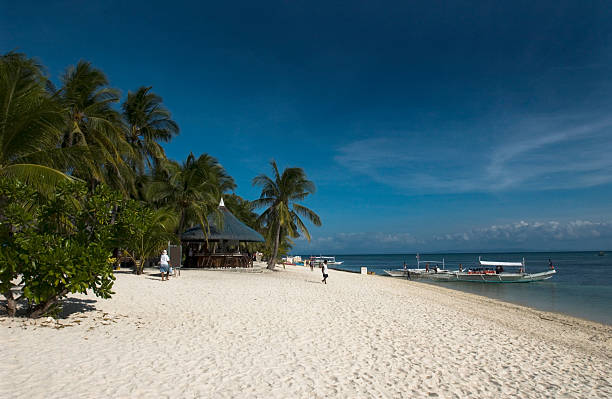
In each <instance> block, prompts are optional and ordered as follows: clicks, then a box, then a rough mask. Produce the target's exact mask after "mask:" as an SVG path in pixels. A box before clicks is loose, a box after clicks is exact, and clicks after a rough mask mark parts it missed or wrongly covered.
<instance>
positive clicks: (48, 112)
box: [0, 52, 74, 190]
mask: <svg viewBox="0 0 612 399" xmlns="http://www.w3.org/2000/svg"><path fill="white" fill-rule="evenodd" d="M48 83H49V81H48V80H47V78H46V77H45V76H44V75H43V72H42V66H41V65H40V64H38V63H37V62H36V61H34V60H32V59H28V58H27V57H26V56H25V55H24V54H19V53H13V52H11V53H7V54H5V55H2V56H0V109H1V112H0V176H6V177H10V178H16V179H19V180H21V181H22V182H23V183H26V184H31V185H33V186H35V187H37V188H38V189H40V190H44V189H48V188H50V187H53V186H54V185H55V184H56V183H57V182H59V181H61V180H69V179H70V177H69V176H67V175H66V174H64V173H63V172H62V170H60V169H63V166H65V165H66V162H69V161H70V160H72V159H73V158H74V157H73V155H74V153H71V152H68V151H63V150H62V149H60V148H58V143H59V140H60V137H61V135H62V127H63V111H64V109H63V108H62V106H61V104H60V103H59V102H58V101H57V99H56V98H54V97H53V96H52V95H50V94H49V92H48V91H47V85H48Z"/></svg>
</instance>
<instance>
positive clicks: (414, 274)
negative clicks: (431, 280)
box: [384, 254, 451, 279]
mask: <svg viewBox="0 0 612 399" xmlns="http://www.w3.org/2000/svg"><path fill="white" fill-rule="evenodd" d="M416 259H417V267H416V268H412V269H408V268H406V267H404V268H403V269H393V270H384V272H385V273H387V274H388V275H389V276H391V277H404V278H410V279H419V278H428V277H429V276H430V275H433V274H440V275H442V274H447V273H451V271H449V270H446V265H445V263H444V258H442V260H441V261H437V260H421V256H420V255H419V254H417V255H416ZM422 265H425V267H422ZM430 265H431V266H430ZM440 266H442V267H441V268H440Z"/></svg>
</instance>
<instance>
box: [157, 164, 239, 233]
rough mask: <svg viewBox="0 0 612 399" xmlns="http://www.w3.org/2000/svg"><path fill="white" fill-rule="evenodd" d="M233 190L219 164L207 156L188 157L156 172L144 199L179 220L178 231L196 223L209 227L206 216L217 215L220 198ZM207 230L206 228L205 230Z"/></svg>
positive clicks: (163, 165)
mask: <svg viewBox="0 0 612 399" xmlns="http://www.w3.org/2000/svg"><path fill="white" fill-rule="evenodd" d="M235 187H236V185H235V183H234V180H233V179H232V177H231V176H229V175H228V174H227V172H226V171H225V169H223V167H222V166H221V165H220V164H219V162H218V161H217V160H216V159H215V158H213V157H211V156H210V155H207V154H202V155H200V156H199V157H198V158H196V157H195V156H194V155H193V154H189V156H188V157H187V159H186V160H185V162H184V163H183V164H182V165H179V164H178V163H177V162H173V161H167V162H164V163H163V164H162V165H160V167H159V168H157V170H156V171H155V176H154V180H153V182H151V183H150V185H149V187H148V191H147V198H148V199H149V200H150V201H151V202H153V203H154V204H156V205H157V206H159V207H167V208H170V209H172V210H173V211H174V212H175V213H176V214H177V215H178V217H179V221H178V226H177V227H178V232H179V233H181V232H183V230H184V229H185V228H186V227H189V226H193V225H195V224H201V225H202V226H208V219H207V218H208V216H209V215H211V214H213V213H215V212H218V208H217V205H218V203H219V199H220V198H221V195H222V194H223V193H224V192H226V191H228V190H233V189H234V188H235ZM205 230H206V229H205Z"/></svg>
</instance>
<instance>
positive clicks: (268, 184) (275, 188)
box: [253, 160, 321, 269]
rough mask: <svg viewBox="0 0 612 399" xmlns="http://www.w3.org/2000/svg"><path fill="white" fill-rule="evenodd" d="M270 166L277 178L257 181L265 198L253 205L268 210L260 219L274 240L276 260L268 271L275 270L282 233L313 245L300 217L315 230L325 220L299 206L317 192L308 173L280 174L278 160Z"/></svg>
mask: <svg viewBox="0 0 612 399" xmlns="http://www.w3.org/2000/svg"><path fill="white" fill-rule="evenodd" d="M270 165H272V170H273V172H274V176H273V178H270V177H268V176H266V175H264V174H261V175H259V176H256V177H255V178H253V185H254V186H261V195H260V197H259V199H256V200H255V201H253V204H254V205H255V207H256V208H261V207H267V209H266V210H265V211H264V212H263V213H262V214H261V215H260V216H259V219H260V220H261V221H262V222H263V223H264V224H265V225H266V226H267V228H268V231H269V232H270V235H271V238H272V239H273V240H274V246H273V250H272V256H271V257H270V260H269V262H268V269H274V268H275V267H276V256H277V255H278V247H279V242H280V240H281V230H282V231H283V232H284V234H286V235H289V236H291V237H294V238H295V237H299V235H300V233H301V234H303V235H304V236H305V237H306V239H308V241H310V233H309V232H308V229H307V228H306V225H305V224H304V222H303V221H302V219H300V216H303V217H305V218H307V219H308V220H310V221H311V222H312V223H313V224H314V225H315V226H320V225H321V219H320V218H319V216H318V215H317V214H316V213H314V212H313V211H312V210H310V209H309V208H306V207H305V206H303V205H300V204H298V203H297V202H296V201H303V200H304V199H305V198H306V197H307V196H308V195H309V194H314V192H315V190H316V189H315V185H314V183H313V182H312V181H310V180H308V179H307V178H306V173H305V172H304V170H303V169H302V168H286V169H285V170H284V171H283V173H282V174H280V173H279V171H278V167H277V166H276V162H275V161H274V160H273V161H271V162H270Z"/></svg>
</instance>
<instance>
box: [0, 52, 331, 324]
mask: <svg viewBox="0 0 612 399" xmlns="http://www.w3.org/2000/svg"><path fill="white" fill-rule="evenodd" d="M179 131H180V130H179V126H178V124H177V122H176V121H174V120H173V118H172V114H171V113H170V111H169V110H168V109H167V108H166V107H165V105H164V103H163V99H162V98H161V96H159V95H158V94H156V93H155V92H154V91H153V88H152V87H150V86H141V87H139V88H137V89H136V90H135V91H128V93H127V96H126V97H125V98H123V101H122V95H121V92H120V91H119V90H118V89H116V88H114V87H112V86H111V85H110V80H109V79H108V77H107V76H106V75H105V74H104V72H103V71H102V70H100V69H98V68H96V67H95V66H93V65H92V64H91V63H89V62H87V61H79V62H78V63H77V64H76V65H73V66H69V67H68V68H66V70H65V72H64V73H63V74H62V76H61V77H60V79H59V83H58V84H57V85H56V84H55V83H54V82H53V81H52V80H51V79H50V78H49V77H48V76H47V74H46V71H45V69H44V67H43V66H42V65H41V64H40V63H39V62H38V61H36V60H35V59H33V58H29V57H28V56H26V55H25V54H21V53H16V52H9V53H7V54H4V55H0V234H1V237H0V238H2V243H1V244H0V245H2V248H1V249H2V250H1V251H0V294H2V295H3V296H4V297H5V298H6V302H5V304H3V306H4V307H5V308H6V309H7V313H8V314H9V315H11V316H12V315H15V314H16V313H18V312H21V313H23V314H25V315H28V316H30V317H39V316H41V315H43V314H47V313H49V312H52V311H53V310H54V309H56V307H57V306H58V304H59V303H60V300H61V299H62V298H63V297H65V296H66V295H68V294H69V293H75V292H82V293H85V292H87V291H88V290H90V291H92V292H93V293H94V294H96V295H98V296H101V297H104V298H106V297H110V295H111V294H112V284H113V280H114V277H113V265H114V264H115V263H117V262H121V261H122V260H123V261H126V260H129V261H131V262H132V263H133V264H134V265H135V267H134V271H135V272H136V273H138V274H140V273H142V271H143V267H144V264H145V261H146V260H147V259H150V258H152V257H154V256H156V255H157V254H158V253H159V251H160V250H161V249H162V248H164V247H165V246H166V245H167V244H168V242H175V243H176V242H177V241H178V237H179V234H180V233H181V232H182V231H184V230H185V229H186V228H189V227H192V226H194V225H202V226H203V227H204V230H205V234H206V233H207V232H208V227H209V224H210V222H211V221H212V220H211V218H213V219H214V222H215V223H218V224H222V223H223V220H222V213H221V212H219V210H218V203H219V199H220V198H221V197H222V196H223V197H225V200H226V204H227V207H228V208H229V209H230V210H231V211H232V212H233V213H234V215H235V216H236V217H238V218H239V219H240V220H242V221H243V222H244V223H245V224H247V225H248V226H250V227H251V228H253V229H255V230H257V231H259V232H260V233H262V235H264V236H265V237H266V239H267V242H266V243H265V244H263V245H262V244H249V247H248V250H249V251H256V250H261V251H264V252H265V253H269V255H270V265H271V266H270V267H271V268H273V266H274V264H275V262H276V258H277V256H278V254H279V253H281V252H284V251H287V250H289V249H290V248H291V245H292V240H293V239H295V238H296V237H298V236H300V235H303V236H305V237H306V238H307V239H310V233H309V232H308V229H307V228H306V225H305V223H304V220H302V219H301V218H300V217H305V218H306V220H308V221H310V222H312V223H313V224H315V225H320V224H321V221H320V218H319V217H318V216H317V215H316V214H315V213H314V212H313V211H311V210H310V209H308V208H306V207H305V206H303V205H301V204H299V203H298V202H300V201H302V200H304V199H305V198H306V197H307V196H308V195H310V194H313V193H314V192H315V187H314V183H313V182H311V181H310V180H308V179H307V178H306V174H305V172H304V171H303V170H302V169H300V168H287V169H285V170H284V171H283V173H282V174H281V173H280V172H279V171H278V168H277V166H276V163H275V162H272V167H273V171H274V175H273V177H272V178H268V177H267V176H265V175H260V176H257V177H256V178H255V179H254V180H253V182H254V184H256V185H260V186H261V187H262V193H261V196H260V198H259V199H257V200H255V201H249V200H247V199H244V198H242V197H240V196H238V195H236V194H235V193H234V190H235V189H236V183H235V182H234V179H233V178H232V177H231V176H230V175H229V174H228V173H227V171H226V170H225V169H224V168H223V166H222V165H221V164H220V163H219V162H218V160H217V159H216V158H214V157H213V156H211V155H209V154H200V155H194V154H193V153H190V154H189V155H188V156H187V158H186V159H185V160H184V161H182V162H181V161H175V160H172V159H168V158H167V156H166V152H165V150H164V147H163V144H164V143H167V142H169V141H170V140H172V139H173V138H174V137H176V136H177V135H178V134H179ZM262 207H265V208H266V209H265V210H264V211H263V213H262V214H260V215H259V214H257V213H256V212H255V210H256V209H258V208H262ZM20 309H21V310H20Z"/></svg>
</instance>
